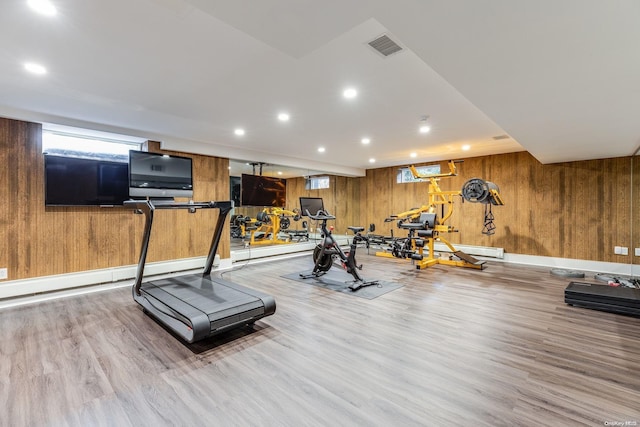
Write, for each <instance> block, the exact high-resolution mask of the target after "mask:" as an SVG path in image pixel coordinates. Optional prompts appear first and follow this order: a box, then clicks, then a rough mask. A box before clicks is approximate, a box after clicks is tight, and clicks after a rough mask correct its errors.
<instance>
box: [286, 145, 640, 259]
mask: <svg viewBox="0 0 640 427" xmlns="http://www.w3.org/2000/svg"><path fill="white" fill-rule="evenodd" d="M637 163H638V165H637V166H636V169H637V170H636V172H640V161H637ZM441 168H442V170H443V171H448V168H447V165H446V162H442V164H441ZM397 171H398V168H397V167H391V168H380V169H370V170H368V171H367V176H366V177H365V178H344V177H336V178H335V181H334V180H333V179H332V184H333V182H336V186H335V187H332V189H329V190H318V191H311V192H310V191H305V190H304V180H303V179H299V180H295V182H296V184H293V182H294V180H289V181H288V182H287V197H288V198H297V197H298V196H299V195H308V196H314V197H316V196H317V197H324V198H325V205H326V206H327V207H328V208H329V209H332V210H333V212H336V214H337V216H338V219H337V221H336V222H337V223H338V225H337V227H336V229H337V230H338V231H340V230H342V229H344V228H345V227H346V226H347V225H361V226H365V227H368V226H369V224H371V223H374V224H375V225H376V233H378V234H384V235H389V234H390V230H391V229H392V228H393V231H394V234H395V235H396V236H397V235H404V234H405V233H406V232H405V231H404V230H400V229H398V228H396V224H395V222H389V223H385V222H384V219H385V218H386V217H388V216H389V215H391V214H393V213H399V212H403V211H406V210H408V209H411V208H414V207H419V206H421V205H423V204H427V202H428V196H427V194H428V189H429V184H428V183H427V182H420V183H409V184H398V183H396V175H397ZM631 172H632V171H631V158H630V157H621V158H612V159H602V160H590V161H580V162H568V163H559V164H551V165H543V164H541V163H540V162H538V161H537V160H536V159H535V158H533V157H532V156H531V155H530V154H529V153H527V152H519V153H510V154H503V155H496V156H486V157H477V158H469V159H465V161H464V162H463V163H461V164H458V175H457V176H455V177H451V178H442V179H441V180H440V187H441V188H442V190H460V189H461V188H462V186H463V184H464V183H465V182H466V181H467V180H469V179H471V178H482V179H484V180H486V181H491V182H493V183H495V184H497V185H498V187H499V188H500V194H501V195H502V198H503V199H504V201H505V206H493V208H492V210H493V214H494V216H495V225H496V227H497V228H496V230H495V234H494V235H492V236H487V235H484V234H482V229H483V225H484V224H483V223H484V208H485V206H484V205H481V204H477V203H468V202H465V203H463V202H462V198H456V201H455V202H454V213H453V216H452V217H451V219H450V220H449V221H448V222H447V224H449V225H453V226H455V227H456V228H457V229H458V230H459V231H458V232H457V233H451V234H447V235H444V236H445V237H446V238H447V239H449V240H450V241H451V242H453V243H459V244H467V245H478V246H493V247H502V248H504V249H505V251H506V252H510V253H517V254H527V255H541V256H552V257H562V258H573V259H583V260H596V261H608V262H621V263H629V262H631V260H632V258H633V257H632V255H631V254H632V253H633V246H632V239H631V224H632V218H631V200H632V197H631ZM636 177H640V173H636ZM636 182H637V183H636V185H634V188H638V187H640V178H636ZM290 183H291V184H290ZM334 188H335V190H334ZM635 191H636V200H639V201H640V198H638V196H637V193H640V190H635ZM343 218H344V219H343ZM635 223H638V222H637V221H636V222H635ZM637 228H640V227H637ZM636 235H637V236H640V230H636ZM635 244H636V245H638V246H640V237H639V238H637V239H636V243H635ZM614 246H627V247H629V248H630V255H629V256H621V255H614V254H613V247H614Z"/></svg>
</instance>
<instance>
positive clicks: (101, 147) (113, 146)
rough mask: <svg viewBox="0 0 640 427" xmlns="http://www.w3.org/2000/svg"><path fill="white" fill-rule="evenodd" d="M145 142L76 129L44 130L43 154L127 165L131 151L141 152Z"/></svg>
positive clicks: (140, 139) (139, 139)
mask: <svg viewBox="0 0 640 427" xmlns="http://www.w3.org/2000/svg"><path fill="white" fill-rule="evenodd" d="M144 141H145V140H143V139H142V138H135V137H126V136H122V135H114V134H106V133H104V132H94V131H90V130H85V129H74V130H73V132H68V131H59V130H47V129H43V131H42V152H43V153H46V154H53V155H56V156H64V157H79V158H83V159H96V160H108V161H112V162H123V163H127V162H128V161H129V151H130V150H140V149H141V148H142V143H143V142H144Z"/></svg>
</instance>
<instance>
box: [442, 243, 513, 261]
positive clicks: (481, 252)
mask: <svg viewBox="0 0 640 427" xmlns="http://www.w3.org/2000/svg"><path fill="white" fill-rule="evenodd" d="M453 247H454V248H456V249H457V250H459V251H462V252H464V253H466V254H469V255H477V256H484V257H490V258H504V248H493V247H490V246H471V245H459V244H457V243H456V244H454V245H453ZM433 249H434V250H436V251H437V252H451V249H449V247H448V246H447V245H445V244H444V243H439V242H435V243H434V244H433Z"/></svg>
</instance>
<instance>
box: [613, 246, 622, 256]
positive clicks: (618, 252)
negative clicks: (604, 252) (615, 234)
mask: <svg viewBox="0 0 640 427" xmlns="http://www.w3.org/2000/svg"><path fill="white" fill-rule="evenodd" d="M613 253H614V254H616V255H621V254H622V247H620V246H614V247H613Z"/></svg>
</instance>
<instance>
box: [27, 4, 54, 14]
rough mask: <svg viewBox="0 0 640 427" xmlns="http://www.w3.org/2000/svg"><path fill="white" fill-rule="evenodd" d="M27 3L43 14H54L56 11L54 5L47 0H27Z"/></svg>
mask: <svg viewBox="0 0 640 427" xmlns="http://www.w3.org/2000/svg"><path fill="white" fill-rule="evenodd" d="M27 4H28V5H29V7H30V8H31V9H33V10H35V11H36V12H38V13H41V14H43V15H47V16H54V15H55V14H56V13H57V10H56V7H55V6H54V5H53V3H51V2H50V1H49V0H28V1H27Z"/></svg>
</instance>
